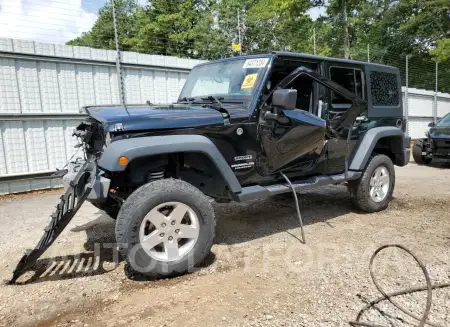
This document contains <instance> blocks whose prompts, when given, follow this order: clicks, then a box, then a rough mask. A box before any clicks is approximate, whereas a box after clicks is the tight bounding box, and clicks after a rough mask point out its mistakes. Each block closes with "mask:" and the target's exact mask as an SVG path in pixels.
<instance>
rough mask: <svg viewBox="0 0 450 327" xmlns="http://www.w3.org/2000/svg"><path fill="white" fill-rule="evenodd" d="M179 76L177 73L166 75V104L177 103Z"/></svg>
mask: <svg viewBox="0 0 450 327" xmlns="http://www.w3.org/2000/svg"><path fill="white" fill-rule="evenodd" d="M178 80H179V75H178V73H177V72H168V73H167V100H168V102H175V101H177V98H178V95H179V94H180V86H179V83H178Z"/></svg>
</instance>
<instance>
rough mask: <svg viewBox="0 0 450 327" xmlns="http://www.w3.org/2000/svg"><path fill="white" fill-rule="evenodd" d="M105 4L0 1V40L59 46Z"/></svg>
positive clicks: (315, 12)
mask: <svg viewBox="0 0 450 327" xmlns="http://www.w3.org/2000/svg"><path fill="white" fill-rule="evenodd" d="M107 1H109V0H0V38H16V39H26V40H33V41H38V42H44V43H54V44H63V43H65V42H67V41H69V40H72V39H74V38H76V37H78V36H80V35H81V34H82V33H83V32H87V31H89V30H90V29H91V27H92V25H93V24H94V23H95V21H96V20H97V13H98V10H99V9H100V8H101V7H103V6H104V5H105V3H106V2H107ZM139 2H140V3H142V4H145V3H147V0H139ZM323 13H324V9H323V8H313V9H311V10H310V11H309V14H310V16H311V18H313V19H316V18H317V17H319V15H321V14H323Z"/></svg>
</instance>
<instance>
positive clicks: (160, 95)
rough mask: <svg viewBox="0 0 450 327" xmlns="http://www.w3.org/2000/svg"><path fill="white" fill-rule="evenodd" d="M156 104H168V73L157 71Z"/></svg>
mask: <svg viewBox="0 0 450 327" xmlns="http://www.w3.org/2000/svg"><path fill="white" fill-rule="evenodd" d="M154 81H155V103H167V79H166V72H163V71H155V79H154Z"/></svg>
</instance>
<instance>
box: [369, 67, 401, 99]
mask: <svg viewBox="0 0 450 327" xmlns="http://www.w3.org/2000/svg"><path fill="white" fill-rule="evenodd" d="M370 85H371V95H372V105H373V106H393V107H394V106H398V105H399V104H400V90H399V89H398V83H397V75H396V74H393V73H386V72H378V71H371V72H370Z"/></svg>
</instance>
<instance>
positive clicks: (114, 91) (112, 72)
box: [109, 67, 120, 104]
mask: <svg viewBox="0 0 450 327" xmlns="http://www.w3.org/2000/svg"><path fill="white" fill-rule="evenodd" d="M109 83H110V84H109V85H111V104H119V103H120V94H119V81H118V79H117V70H116V68H115V67H114V68H113V67H109Z"/></svg>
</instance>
